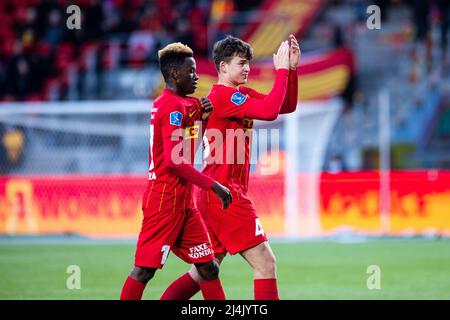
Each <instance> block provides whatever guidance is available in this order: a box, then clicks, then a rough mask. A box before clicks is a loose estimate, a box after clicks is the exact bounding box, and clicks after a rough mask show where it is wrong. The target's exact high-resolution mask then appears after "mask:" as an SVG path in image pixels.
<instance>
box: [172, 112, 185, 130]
mask: <svg viewBox="0 0 450 320" xmlns="http://www.w3.org/2000/svg"><path fill="white" fill-rule="evenodd" d="M181 120H183V114H182V113H181V112H180V111H174V112H171V113H170V124H172V125H174V126H181Z"/></svg>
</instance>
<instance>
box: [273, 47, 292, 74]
mask: <svg viewBox="0 0 450 320" xmlns="http://www.w3.org/2000/svg"><path fill="white" fill-rule="evenodd" d="M273 65H274V66H275V70H278V69H289V42H288V41H287V40H286V41H283V42H282V43H281V45H280V47H279V48H278V52H277V53H274V55H273Z"/></svg>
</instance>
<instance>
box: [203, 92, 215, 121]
mask: <svg viewBox="0 0 450 320" xmlns="http://www.w3.org/2000/svg"><path fill="white" fill-rule="evenodd" d="M200 102H201V103H202V120H203V121H206V120H208V118H209V116H210V115H211V112H212V111H213V109H214V107H213V105H212V103H211V101H210V100H209V99H208V98H205V97H202V98H200Z"/></svg>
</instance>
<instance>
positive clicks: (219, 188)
mask: <svg viewBox="0 0 450 320" xmlns="http://www.w3.org/2000/svg"><path fill="white" fill-rule="evenodd" d="M211 189H212V190H213V191H214V193H215V194H216V195H217V196H218V197H219V198H220V200H222V208H223V209H226V208H228V206H229V205H230V203H231V202H232V201H233V197H232V196H231V192H230V190H228V189H227V188H225V187H224V186H223V185H221V184H220V183H218V182H217V181H216V182H214V184H213V185H212V187H211Z"/></svg>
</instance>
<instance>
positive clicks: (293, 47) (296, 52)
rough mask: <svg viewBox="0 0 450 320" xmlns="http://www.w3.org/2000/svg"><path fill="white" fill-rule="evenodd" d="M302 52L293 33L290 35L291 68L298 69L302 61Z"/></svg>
mask: <svg viewBox="0 0 450 320" xmlns="http://www.w3.org/2000/svg"><path fill="white" fill-rule="evenodd" d="M301 54H302V52H301V51H300V46H299V45H298V41H297V39H296V38H295V36H294V35H293V34H290V35H289V64H290V67H291V69H296V68H297V67H298V64H299V62H300V56H301Z"/></svg>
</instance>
